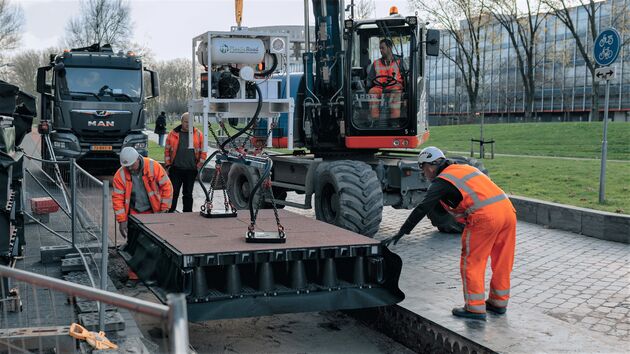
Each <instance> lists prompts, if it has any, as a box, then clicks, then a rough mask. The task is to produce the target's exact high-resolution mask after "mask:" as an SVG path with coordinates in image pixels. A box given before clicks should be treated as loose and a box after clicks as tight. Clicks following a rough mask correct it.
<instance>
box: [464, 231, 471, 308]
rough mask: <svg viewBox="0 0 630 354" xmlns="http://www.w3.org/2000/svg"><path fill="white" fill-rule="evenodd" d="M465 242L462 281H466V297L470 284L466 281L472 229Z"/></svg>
mask: <svg viewBox="0 0 630 354" xmlns="http://www.w3.org/2000/svg"><path fill="white" fill-rule="evenodd" d="M464 237H465V244H466V254H465V255H464V266H463V267H462V268H463V269H462V282H463V283H464V299H465V298H466V295H467V294H468V284H467V283H466V263H467V262H468V256H470V230H468V232H467V233H466V236H464Z"/></svg>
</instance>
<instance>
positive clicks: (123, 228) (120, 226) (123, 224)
mask: <svg viewBox="0 0 630 354" xmlns="http://www.w3.org/2000/svg"><path fill="white" fill-rule="evenodd" d="M118 230H120V235H121V236H122V237H123V238H127V222H126V221H123V222H121V223H119V224H118Z"/></svg>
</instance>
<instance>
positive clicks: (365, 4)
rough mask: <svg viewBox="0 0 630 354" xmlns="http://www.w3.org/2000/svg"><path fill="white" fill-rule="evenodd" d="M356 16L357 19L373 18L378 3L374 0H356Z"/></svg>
mask: <svg viewBox="0 0 630 354" xmlns="http://www.w3.org/2000/svg"><path fill="white" fill-rule="evenodd" d="M354 6H355V7H354V18H355V19H357V20H361V19H367V18H373V17H374V9H375V8H376V5H375V4H374V0H358V1H355V2H354Z"/></svg>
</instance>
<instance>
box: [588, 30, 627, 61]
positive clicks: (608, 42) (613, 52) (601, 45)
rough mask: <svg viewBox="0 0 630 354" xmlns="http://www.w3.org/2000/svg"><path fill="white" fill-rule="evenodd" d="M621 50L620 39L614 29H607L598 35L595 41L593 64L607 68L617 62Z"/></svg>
mask: <svg viewBox="0 0 630 354" xmlns="http://www.w3.org/2000/svg"><path fill="white" fill-rule="evenodd" d="M619 49H621V37H620V36H619V32H617V30H616V29H614V28H607V29H605V30H603V31H601V32H600V33H599V35H598V36H597V39H595V43H594V47H593V56H594V57H595V62H597V64H599V65H601V66H608V65H610V64H612V63H614V62H615V60H617V56H619Z"/></svg>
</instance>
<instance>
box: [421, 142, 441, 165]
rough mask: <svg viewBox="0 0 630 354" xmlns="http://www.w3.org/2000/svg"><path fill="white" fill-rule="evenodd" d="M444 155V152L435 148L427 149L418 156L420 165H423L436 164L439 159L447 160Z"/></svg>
mask: <svg viewBox="0 0 630 354" xmlns="http://www.w3.org/2000/svg"><path fill="white" fill-rule="evenodd" d="M445 158H446V156H444V153H443V152H442V150H440V149H438V148H436V147H435V146H429V147H425V148H424V149H422V151H420V154H419V155H418V163H419V164H420V165H422V164H423V163H430V164H432V163H434V162H435V161H436V160H437V159H445Z"/></svg>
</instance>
